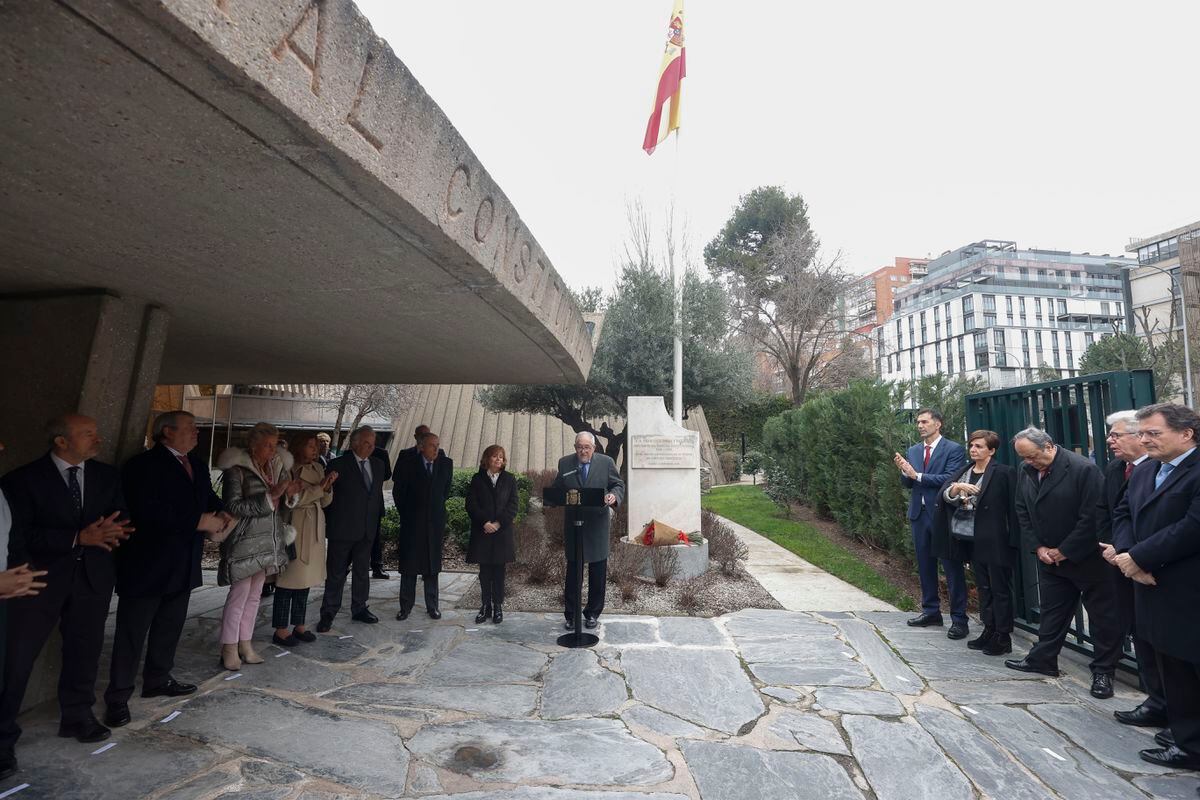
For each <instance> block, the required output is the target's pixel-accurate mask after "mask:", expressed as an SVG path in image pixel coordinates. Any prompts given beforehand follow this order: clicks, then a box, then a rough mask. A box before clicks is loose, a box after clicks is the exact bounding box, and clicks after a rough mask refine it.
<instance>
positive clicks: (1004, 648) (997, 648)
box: [979, 633, 1012, 656]
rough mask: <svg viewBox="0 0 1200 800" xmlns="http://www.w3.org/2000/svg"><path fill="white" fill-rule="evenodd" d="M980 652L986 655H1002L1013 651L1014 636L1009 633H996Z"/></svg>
mask: <svg viewBox="0 0 1200 800" xmlns="http://www.w3.org/2000/svg"><path fill="white" fill-rule="evenodd" d="M979 652H981V653H983V654H984V655H985V656H1002V655H1004V654H1005V653H1011V652H1012V636H1010V635H1009V634H1007V633H994V634H992V638H991V640H990V641H988V643H987V644H985V645H984V646H983V649H982V650H980V651H979Z"/></svg>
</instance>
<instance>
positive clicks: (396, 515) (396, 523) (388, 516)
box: [379, 508, 400, 544]
mask: <svg viewBox="0 0 1200 800" xmlns="http://www.w3.org/2000/svg"><path fill="white" fill-rule="evenodd" d="M379 535H380V536H382V537H383V541H385V542H391V543H392V544H396V542H397V541H399V539H400V512H399V511H397V510H396V509H395V508H389V509H388V510H387V511H385V512H383V519H382V520H381V521H380V523H379Z"/></svg>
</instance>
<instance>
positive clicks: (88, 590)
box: [0, 414, 133, 777]
mask: <svg viewBox="0 0 1200 800" xmlns="http://www.w3.org/2000/svg"><path fill="white" fill-rule="evenodd" d="M47 434H48V437H49V439H50V452H48V453H47V454H46V455H45V456H43V457H42V458H39V459H38V460H36V461H33V462H31V463H29V464H26V465H25V466H23V467H19V468H17V469H15V470H13V471H12V472H10V473H9V474H8V475H5V476H4V481H3V487H4V494H5V496H6V497H7V498H8V503H9V505H10V507H11V509H12V517H13V527H12V534H11V539H10V541H9V558H10V561H11V563H14V564H23V563H26V562H28V563H29V564H31V565H32V566H33V567H35V568H36V569H44V570H46V573H47V574H46V579H45V580H46V588H45V589H44V590H42V592H41V593H40V594H38V595H36V596H34V597H20V598H16V599H14V600H9V601H8V603H9V608H8V611H9V620H8V630H7V631H6V633H5V643H6V647H7V658H6V660H5V663H4V687H3V690H2V691H0V777H7V776H8V775H11V774H12V773H13V772H15V771H16V768H17V760H16V755H15V753H14V748H15V746H16V743H17V739H18V738H20V736H21V728H20V726H19V725H17V714H18V713H19V712H20V710H21V702H22V700H23V699H24V697H25V687H26V685H27V684H28V682H29V675H30V672H31V670H32V669H33V664H34V662H35V661H36V660H37V657H38V654H39V653H40V652H41V650H42V646H43V645H45V643H46V638H47V637H48V636H49V635H50V631H51V630H53V628H54V626H55V625H58V626H59V628H60V630H61V631H62V674H61V675H60V677H59V682H58V704H59V708H60V711H61V715H62V716H61V722H60V724H59V728H58V735H59V736H63V737H74V738H76V739H78V740H79V741H81V742H98V741H100V740H102V739H107V738H108V736H109V734H110V733H111V731H109V729H108V728H106V727H104V726H103V725H101V724H100V722H99V721H98V720H97V719H96V717H95V716H94V715H93V714H92V706H93V705H94V704H95V702H96V693H95V688H96V673H97V672H98V671H99V668H100V649H101V646H102V644H103V642H104V621H105V619H106V618H107V617H108V604H109V601H110V600H111V599H112V591H113V557H112V551H113V549H114V548H116V547H119V546H120V545H121V543H122V542H124V541H125V540H126V539H127V538H129V535H130V533H131V532H132V531H133V528H132V527H131V526H130V525H129V520H127V519H125V518H124V515H125V499H124V498H123V497H122V495H121V477H120V474H119V473H118V472H117V468H116V467H113V466H111V465H109V464H103V463H101V462H99V461H95V460H94V458H95V456H96V454H98V453H99V452H100V445H101V443H102V440H101V438H100V434H99V432H98V431H97V430H96V421H95V420H94V419H92V418H91V417H85V416H82V415H79V414H67V415H64V416H62V417H59V418H57V419H55V420H53V421H51V423H50V424H49V426H48V427H47Z"/></svg>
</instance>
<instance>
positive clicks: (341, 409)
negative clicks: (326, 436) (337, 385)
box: [333, 383, 351, 452]
mask: <svg viewBox="0 0 1200 800" xmlns="http://www.w3.org/2000/svg"><path fill="white" fill-rule="evenodd" d="M350 386H351V384H349V383H347V384H346V387H345V388H344V389H342V399H341V401H339V402H338V413H337V422H335V423H334V424H333V444H334V447H335V448H337V450H338V451H339V452H340V451H341V449H342V420H343V419H344V418H345V416H346V403H348V402H349V401H350Z"/></svg>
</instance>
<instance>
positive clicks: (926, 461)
mask: <svg viewBox="0 0 1200 800" xmlns="http://www.w3.org/2000/svg"><path fill="white" fill-rule="evenodd" d="M932 452H933V448H932V447H930V446H929V445H925V467H924V469H929V454H930V453H932Z"/></svg>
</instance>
